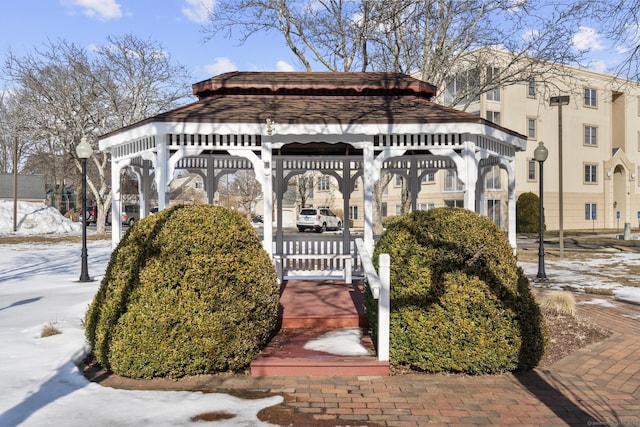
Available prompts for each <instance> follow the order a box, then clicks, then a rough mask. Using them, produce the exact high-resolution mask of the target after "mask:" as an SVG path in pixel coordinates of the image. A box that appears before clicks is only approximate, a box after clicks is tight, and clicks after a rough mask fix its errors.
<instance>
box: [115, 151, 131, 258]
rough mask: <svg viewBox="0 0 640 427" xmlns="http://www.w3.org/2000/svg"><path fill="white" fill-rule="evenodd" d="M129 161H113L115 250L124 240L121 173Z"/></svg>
mask: <svg viewBox="0 0 640 427" xmlns="http://www.w3.org/2000/svg"><path fill="white" fill-rule="evenodd" d="M128 164H129V160H121V161H114V160H112V161H111V246H112V248H113V249H115V248H116V247H117V246H118V243H119V242H120V239H121V238H122V218H121V212H122V200H121V188H122V184H121V182H120V172H121V171H122V168H124V167H126V166H127V165H128Z"/></svg>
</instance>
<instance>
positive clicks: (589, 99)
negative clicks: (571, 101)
mask: <svg viewBox="0 0 640 427" xmlns="http://www.w3.org/2000/svg"><path fill="white" fill-rule="evenodd" d="M584 105H585V106H586V107H594V108H595V107H597V106H598V92H597V91H596V90H595V89H591V88H588V87H586V88H584Z"/></svg>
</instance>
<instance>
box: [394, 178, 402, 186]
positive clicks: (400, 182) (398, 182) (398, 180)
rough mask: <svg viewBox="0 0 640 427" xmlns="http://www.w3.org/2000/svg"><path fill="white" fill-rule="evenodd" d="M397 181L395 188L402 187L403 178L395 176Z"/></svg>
mask: <svg viewBox="0 0 640 427" xmlns="http://www.w3.org/2000/svg"><path fill="white" fill-rule="evenodd" d="M395 177H396V179H395V186H396V187H402V176H401V175H395Z"/></svg>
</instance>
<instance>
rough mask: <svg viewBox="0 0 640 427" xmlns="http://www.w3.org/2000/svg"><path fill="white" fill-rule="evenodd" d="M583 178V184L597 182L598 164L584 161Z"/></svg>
mask: <svg viewBox="0 0 640 427" xmlns="http://www.w3.org/2000/svg"><path fill="white" fill-rule="evenodd" d="M583 171H584V174H583V179H584V183H585V184H597V183H598V165H597V164H595V163H585V164H584V168H583Z"/></svg>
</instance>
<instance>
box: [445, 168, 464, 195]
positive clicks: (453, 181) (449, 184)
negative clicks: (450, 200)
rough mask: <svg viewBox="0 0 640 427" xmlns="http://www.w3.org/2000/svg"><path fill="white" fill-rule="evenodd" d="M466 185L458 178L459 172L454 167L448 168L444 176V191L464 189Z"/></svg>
mask: <svg viewBox="0 0 640 427" xmlns="http://www.w3.org/2000/svg"><path fill="white" fill-rule="evenodd" d="M463 190H464V185H463V184H462V181H460V180H459V179H458V173H457V172H456V171H455V170H453V169H448V170H447V174H446V175H445V177H444V191H463Z"/></svg>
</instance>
